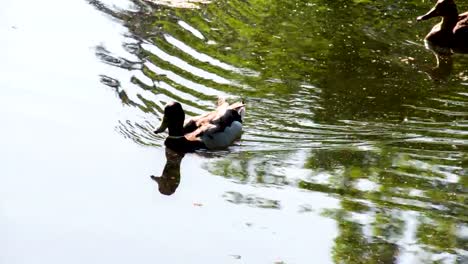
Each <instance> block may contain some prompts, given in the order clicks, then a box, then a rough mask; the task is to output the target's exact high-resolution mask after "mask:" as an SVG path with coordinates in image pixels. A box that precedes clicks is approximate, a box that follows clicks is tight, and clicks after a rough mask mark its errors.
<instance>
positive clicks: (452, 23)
mask: <svg viewBox="0 0 468 264" xmlns="http://www.w3.org/2000/svg"><path fill="white" fill-rule="evenodd" d="M433 17H442V20H441V22H440V23H438V24H436V25H435V26H434V27H433V28H432V30H431V31H430V32H429V33H428V34H427V35H426V37H425V38H424V40H425V43H426V47H428V48H429V49H431V50H435V51H436V52H439V53H441V54H451V53H452V52H457V53H468V12H465V13H462V14H458V10H457V5H456V4H455V2H454V0H438V1H437V3H436V4H435V6H434V7H433V8H432V9H431V10H429V12H427V13H426V14H424V15H422V16H419V17H418V18H417V20H418V21H423V20H427V19H430V18H433Z"/></svg>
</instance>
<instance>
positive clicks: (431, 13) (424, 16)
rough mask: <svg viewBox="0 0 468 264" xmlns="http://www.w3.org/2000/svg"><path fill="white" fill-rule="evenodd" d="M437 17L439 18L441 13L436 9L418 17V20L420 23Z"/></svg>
mask: <svg viewBox="0 0 468 264" xmlns="http://www.w3.org/2000/svg"><path fill="white" fill-rule="evenodd" d="M437 16H439V12H438V11H437V9H436V8H432V9H431V10H429V12H427V13H426V14H424V15H422V16H418V18H417V20H418V21H422V20H428V19H429V18H433V17H437Z"/></svg>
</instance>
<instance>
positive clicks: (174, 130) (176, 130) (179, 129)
mask: <svg viewBox="0 0 468 264" xmlns="http://www.w3.org/2000/svg"><path fill="white" fill-rule="evenodd" d="M169 136H171V137H182V136H184V133H183V125H182V124H173V125H170V126H169Z"/></svg>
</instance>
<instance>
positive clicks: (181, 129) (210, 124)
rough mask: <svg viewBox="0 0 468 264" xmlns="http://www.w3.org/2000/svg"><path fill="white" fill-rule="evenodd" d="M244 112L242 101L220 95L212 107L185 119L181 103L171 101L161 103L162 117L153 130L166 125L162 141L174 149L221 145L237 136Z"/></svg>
mask: <svg viewBox="0 0 468 264" xmlns="http://www.w3.org/2000/svg"><path fill="white" fill-rule="evenodd" d="M244 114H245V105H244V103H243V102H237V103H234V104H231V105H229V104H228V103H227V102H226V100H224V99H222V98H221V99H218V107H217V108H216V110H215V111H213V112H209V113H206V114H203V115H200V116H197V117H192V118H189V119H187V120H185V112H184V110H183V109H182V105H181V104H180V103H178V102H171V103H169V104H167V105H166V106H165V107H164V117H163V121H162V123H161V125H160V127H159V128H158V129H156V130H155V131H154V133H156V134H158V133H161V132H164V131H165V130H166V128H168V129H169V136H168V137H167V138H166V140H165V141H164V144H165V145H166V146H167V147H168V148H170V149H172V150H175V151H178V152H191V151H195V150H197V149H223V148H226V147H228V146H229V145H231V144H232V143H233V142H234V141H235V140H236V139H238V138H240V136H241V134H242V121H243V117H244Z"/></svg>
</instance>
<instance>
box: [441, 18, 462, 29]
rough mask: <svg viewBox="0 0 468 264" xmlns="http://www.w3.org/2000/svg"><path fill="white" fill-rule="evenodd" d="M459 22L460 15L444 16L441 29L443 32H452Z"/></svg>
mask: <svg viewBox="0 0 468 264" xmlns="http://www.w3.org/2000/svg"><path fill="white" fill-rule="evenodd" d="M457 22H458V14H456V15H450V16H444V17H442V21H441V24H440V29H441V30H443V31H450V32H452V30H453V28H454V27H455V25H456V24H457Z"/></svg>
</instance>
